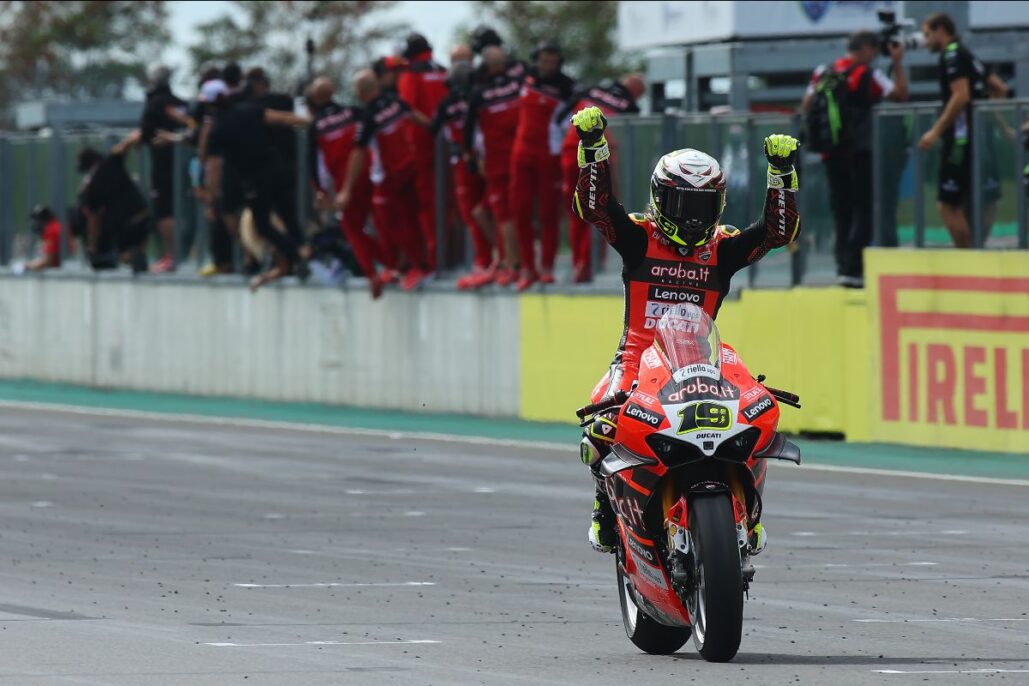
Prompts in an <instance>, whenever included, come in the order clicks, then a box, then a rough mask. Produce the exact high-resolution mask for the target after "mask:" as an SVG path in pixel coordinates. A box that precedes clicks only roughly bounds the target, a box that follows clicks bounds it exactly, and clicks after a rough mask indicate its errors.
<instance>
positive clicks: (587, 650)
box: [0, 408, 1029, 686]
mask: <svg viewBox="0 0 1029 686" xmlns="http://www.w3.org/2000/svg"><path fill="white" fill-rule="evenodd" d="M0 489H2V490H0V515H2V518H3V526H2V528H0V551H2V553H0V580H2V585H0V684H26V685H30V684H31V685H38V684H119V685H122V684H124V685H138V684H168V685H171V684H175V685H178V684H190V685H193V684H218V685H223V684H233V683H240V684H276V685H278V684H283V685H286V684H289V685H293V684H297V685H299V684H305V685H310V684H405V685H417V684H619V685H622V684H632V683H676V684H680V683H693V682H696V683H711V684H717V683H755V684H787V683H810V684H826V683H831V684H833V686H843V685H845V684H897V685H898V686H903V685H906V684H913V683H923V682H926V681H929V682H930V683H933V684H945V683H954V684H975V683H988V682H993V681H995V680H999V681H1003V682H1005V683H1029V581H1027V579H1029V574H1027V570H1026V560H1027V557H1029V556H1027V553H1026V552H1025V551H1026V545H1025V538H1026V533H1025V532H1026V524H1025V523H1026V522H1027V521H1029V498H1027V496H1029V488H1026V487H1025V486H1007V485H998V484H991V483H978V482H975V481H967V482H966V481H942V480H935V479H929V478H914V477H907V476H905V477H886V476H882V475H869V474H854V473H847V472H838V471H836V472H825V471H818V470H816V469H813V468H805V467H800V468H793V467H790V466H776V467H774V468H773V469H772V471H771V472H770V474H769V481H768V487H767V490H766V493H765V503H766V515H765V522H766V524H767V525H768V528H769V530H770V536H771V539H770V540H771V542H770V546H769V549H768V550H767V551H766V552H765V553H764V554H763V555H762V556H761V557H760V558H758V560H757V561H758V562H760V566H759V569H758V573H757V578H756V580H755V584H754V587H753V592H752V594H751V598H750V600H749V602H748V603H747V604H746V607H745V610H744V617H745V620H744V621H745V627H744V637H743V644H742V647H741V650H740V654H739V655H738V656H737V658H736V660H735V661H734V662H733V663H731V664H729V665H713V664H706V663H704V662H703V661H702V660H701V659H700V658H699V656H698V655H697V654H696V653H695V652H694V650H693V648H692V643H690V644H687V646H686V647H684V648H683V650H682V651H681V652H680V653H679V654H678V655H675V656H671V657H652V656H648V655H644V654H642V653H640V652H638V651H637V650H636V649H635V647H634V646H632V644H630V643H629V641H628V640H627V639H626V638H625V634H624V632H623V630H622V626H621V621H620V615H619V610H618V600H617V595H616V593H615V586H614V568H613V565H614V561H613V558H612V557H611V556H603V555H598V554H596V553H593V552H592V551H590V550H589V548H588V546H587V545H586V543H585V538H584V534H585V528H586V523H587V510H588V507H589V504H590V498H591V494H590V484H589V481H588V479H587V478H586V475H585V474H584V472H583V468H582V467H581V465H580V464H579V463H578V459H577V457H576V453H575V450H574V446H569V448H568V450H567V451H566V452H564V453H559V452H556V451H546V450H540V449H525V448H516V447H511V446H507V447H498V446H487V445H483V444H477V443H471V442H467V441H454V442H447V441H439V440H408V439H398V438H388V437H374V436H364V435H344V434H341V433H339V432H338V431H337V432H332V431H329V430H325V431H319V430H310V429H305V430H299V429H298V430H283V429H261V428H255V427H253V426H232V425H220V426H212V425H206V424H198V423H194V422H191V421H188V420H182V419H174V418H169V419H167V420H158V419H153V420H149V419H141V418H123V417H117V416H92V415H89V414H76V413H66V412H61V411H43V410H20V409H9V408H5V409H4V410H2V412H0Z"/></svg>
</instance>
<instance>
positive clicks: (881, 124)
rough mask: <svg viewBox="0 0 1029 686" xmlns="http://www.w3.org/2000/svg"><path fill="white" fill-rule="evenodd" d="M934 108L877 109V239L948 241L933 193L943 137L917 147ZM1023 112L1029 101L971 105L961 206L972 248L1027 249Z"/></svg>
mask: <svg viewBox="0 0 1029 686" xmlns="http://www.w3.org/2000/svg"><path fill="white" fill-rule="evenodd" d="M939 111H940V105H939V103H918V104H883V105H879V106H877V107H876V111H875V118H874V120H873V126H874V130H873V146H872V153H873V166H874V170H875V174H874V179H875V186H874V194H873V196H874V198H875V214H874V216H875V222H874V243H875V244H876V245H883V246H890V247H892V246H898V245H899V246H910V247H919V248H921V247H945V246H949V245H952V241H951V238H950V235H949V233H948V232H947V231H946V228H945V227H944V225H943V221H942V220H941V219H940V216H939V211H938V208H937V199H936V193H937V185H938V180H939V179H938V174H939V166H940V155H941V154H942V150H943V146H942V143H941V142H939V141H938V142H937V143H936V145H935V146H934V147H933V148H931V149H929V150H921V149H920V148H919V147H918V141H919V139H920V138H921V137H922V135H923V134H925V132H926V131H928V130H929V128H930V127H931V126H932V125H933V123H934V122H935V121H936V118H937V116H938V115H939ZM1027 117H1029V99H1019V100H986V101H981V102H976V103H975V104H974V105H973V116H972V132H971V136H972V137H971V145H969V146H968V150H969V152H970V157H971V160H970V162H969V164H970V170H971V171H970V175H971V179H970V189H969V191H970V195H969V197H968V205H967V208H966V212H967V214H968V218H969V225H970V228H971V230H972V245H973V247H975V248H1019V249H1025V248H1026V247H1027V216H1026V197H1025V196H1026V191H1027V187H1026V185H1025V182H1026V176H1027V170H1026V161H1027V160H1026V157H1027V156H1026V150H1025V145H1026V141H1025V134H1024V133H1023V132H1022V127H1023V126H1024V125H1025V123H1026V121H1027Z"/></svg>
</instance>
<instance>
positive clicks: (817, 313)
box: [0, 250, 1029, 453]
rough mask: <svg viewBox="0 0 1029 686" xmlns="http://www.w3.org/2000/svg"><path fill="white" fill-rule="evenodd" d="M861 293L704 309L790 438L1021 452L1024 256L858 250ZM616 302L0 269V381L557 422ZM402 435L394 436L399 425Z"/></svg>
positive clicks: (585, 379)
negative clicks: (374, 292)
mask: <svg viewBox="0 0 1029 686" xmlns="http://www.w3.org/2000/svg"><path fill="white" fill-rule="evenodd" d="M866 265H867V269H866V270H867V285H868V288H867V290H866V291H852V290H844V289H836V288H796V289H793V290H788V291H776V290H759V291H745V292H744V293H743V294H742V296H741V297H740V298H739V299H738V300H729V301H726V302H725V303H724V304H723V306H722V310H721V312H720V313H719V317H718V323H719V328H720V330H721V333H722V339H723V340H724V341H725V342H727V343H729V344H730V345H732V346H733V347H735V348H736V350H737V352H739V354H740V356H741V357H742V359H743V360H744V362H745V363H746V364H747V366H748V368H749V369H750V371H751V372H752V373H754V374H755V375H756V374H765V375H766V377H767V383H768V384H769V385H772V386H776V387H779V388H783V389H786V390H790V391H793V392H795V393H797V394H798V395H800V396H801V400H802V404H803V409H802V410H795V409H793V408H790V407H783V408H782V422H781V427H782V428H783V429H785V430H788V431H797V432H799V431H811V432H819V433H834V434H843V435H845V436H846V438H847V440H850V441H882V442H893V443H909V444H915V445H928V446H941V447H953V448H967V449H984V450H993V451H1008V452H1021V453H1029V253H1026V252H980V251H967V252H965V251H954V250H950V251H930V250H920V251H904V250H888V251H887V250H883V251H879V250H870V251H868V253H867V256H866ZM621 326H622V299H621V296H617V295H568V294H549V295H541V294H534V295H522V296H514V295H511V294H500V293H481V294H475V295H471V294H463V293H453V292H448V291H445V290H442V289H439V290H435V289H434V290H430V291H429V292H426V293H421V294H417V295H409V294H402V293H395V292H391V293H388V294H387V295H386V297H384V298H383V299H382V300H380V301H378V302H372V301H371V300H370V299H369V298H368V296H367V294H366V293H365V292H364V291H363V290H344V291H340V290H336V289H323V288H289V287H287V288H270V289H268V290H266V291H263V292H261V293H258V294H257V295H251V294H250V293H248V292H246V291H245V290H244V289H242V288H240V287H239V286H238V284H232V285H217V284H209V283H203V284H198V283H195V282H175V281H174V280H146V279H141V280H136V281H132V280H129V279H125V278H118V277H115V278H110V277H107V278H103V277H101V278H95V277H70V276H65V275H58V276H51V275H47V276H42V277H21V278H13V277H11V278H2V279H0V377H6V378H31V379H36V380H42V381H59V382H65V383H76V384H83V385H89V386H98V387H117V388H129V389H138V390H150V391H162V392H175V393H188V394H195V395H215V396H234V397H244V398H256V399H267V400H287V401H306V402H324V403H329V404H342V405H354V406H359V407H368V408H383V409H401V410H415V411H432V412H449V413H460V414H473V415H482V416H499V417H520V418H523V419H530V420H539V421H552V422H569V421H571V420H572V419H573V418H574V416H573V411H574V409H575V408H576V407H578V406H580V405H582V404H584V403H586V402H588V397H589V393H590V390H591V389H592V388H593V386H594V384H595V383H596V382H597V380H598V379H599V378H600V376H601V375H602V374H603V373H604V371H605V369H606V368H607V366H608V365H609V364H610V361H611V357H612V354H613V351H614V347H615V345H616V343H617V341H618V339H619V337H620V335H621ZM400 428H403V427H398V429H400Z"/></svg>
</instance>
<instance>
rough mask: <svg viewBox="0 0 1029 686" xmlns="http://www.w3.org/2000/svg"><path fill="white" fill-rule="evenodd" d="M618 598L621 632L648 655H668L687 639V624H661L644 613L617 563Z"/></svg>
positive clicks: (688, 637)
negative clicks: (622, 629) (678, 625)
mask: <svg viewBox="0 0 1029 686" xmlns="http://www.w3.org/2000/svg"><path fill="white" fill-rule="evenodd" d="M615 568H616V570H617V573H618V599H619V601H620V602H621V605H622V624H623V625H624V626H625V635H626V636H628V637H629V640H630V641H632V642H633V644H634V645H635V646H636V647H637V648H639V649H640V650H642V651H643V652H645V653H650V654H651V655H671V654H672V653H674V652H675V651H677V650H678V649H679V648H682V646H683V645H684V644H685V643H686V641H688V640H690V629H689V627H676V626H665V625H664V624H660V623H658V622H656V621H654V620H653V619H651V618H650V617H648V616H647V615H645V614H643V611H642V610H641V609H640V608H639V606H638V605H637V604H636V596H635V591H633V588H632V582H630V581H629V579H628V577H626V576H625V574H624V573H623V572H622V567H621V565H620V564H618V563H617V562H616V563H615Z"/></svg>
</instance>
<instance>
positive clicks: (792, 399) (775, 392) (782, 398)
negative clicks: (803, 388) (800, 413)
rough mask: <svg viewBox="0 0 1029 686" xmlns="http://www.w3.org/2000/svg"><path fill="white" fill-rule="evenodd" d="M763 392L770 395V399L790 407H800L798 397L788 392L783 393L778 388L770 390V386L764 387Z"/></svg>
mask: <svg viewBox="0 0 1029 686" xmlns="http://www.w3.org/2000/svg"><path fill="white" fill-rule="evenodd" d="M765 390H766V391H768V392H769V393H771V394H772V397H773V398H775V399H776V400H778V401H779V402H781V403H783V404H784V405H789V406H790V407H796V408H799V407H800V396H799V395H797V394H796V393H790V392H789V391H783V390H780V389H778V388H772V387H771V386H765Z"/></svg>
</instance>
